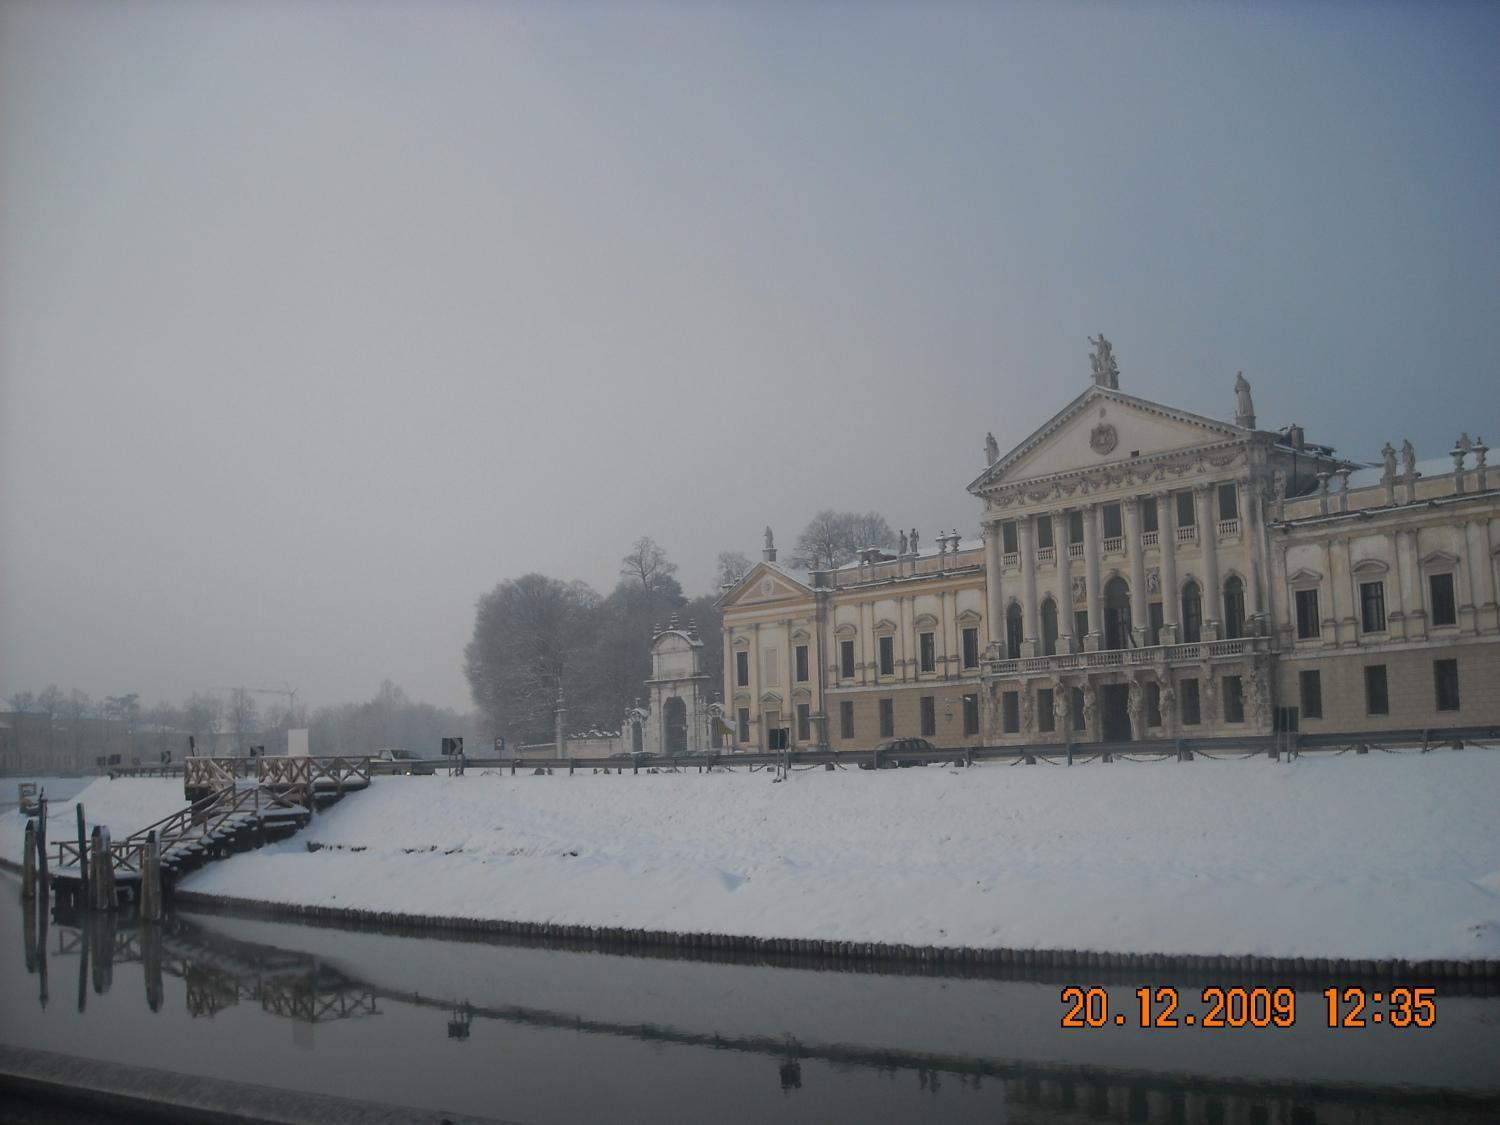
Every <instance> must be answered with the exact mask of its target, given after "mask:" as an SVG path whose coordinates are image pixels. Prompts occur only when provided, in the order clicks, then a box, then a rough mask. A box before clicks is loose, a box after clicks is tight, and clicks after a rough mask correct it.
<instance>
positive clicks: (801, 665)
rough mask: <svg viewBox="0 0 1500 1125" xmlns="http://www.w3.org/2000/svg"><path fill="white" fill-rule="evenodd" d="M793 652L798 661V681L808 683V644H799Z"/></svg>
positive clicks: (796, 669)
mask: <svg viewBox="0 0 1500 1125" xmlns="http://www.w3.org/2000/svg"><path fill="white" fill-rule="evenodd" d="M793 652H794V659H795V661H796V668H795V671H796V673H797V682H798V683H799V684H805V683H807V646H806V645H798V646H797V647H796V648H795V649H794V650H793Z"/></svg>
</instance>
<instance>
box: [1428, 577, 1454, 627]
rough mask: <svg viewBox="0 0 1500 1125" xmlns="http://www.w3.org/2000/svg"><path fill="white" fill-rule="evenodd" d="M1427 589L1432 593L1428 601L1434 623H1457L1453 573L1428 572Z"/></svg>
mask: <svg viewBox="0 0 1500 1125" xmlns="http://www.w3.org/2000/svg"><path fill="white" fill-rule="evenodd" d="M1427 589H1428V590H1429V591H1430V592H1431V594H1432V600H1431V603H1430V606H1431V609H1432V623H1433V624H1434V625H1457V624H1458V609H1457V604H1456V603H1455V602H1454V600H1453V575H1452V574H1430V575H1428V576H1427Z"/></svg>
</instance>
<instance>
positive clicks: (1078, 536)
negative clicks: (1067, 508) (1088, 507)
mask: <svg viewBox="0 0 1500 1125" xmlns="http://www.w3.org/2000/svg"><path fill="white" fill-rule="evenodd" d="M1068 542H1069V543H1082V542H1083V513H1082V512H1080V511H1076V510H1075V511H1071V512H1069V513H1068Z"/></svg>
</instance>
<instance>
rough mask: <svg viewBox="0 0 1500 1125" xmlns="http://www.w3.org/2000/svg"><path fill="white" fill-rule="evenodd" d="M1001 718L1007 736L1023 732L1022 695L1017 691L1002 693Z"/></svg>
mask: <svg viewBox="0 0 1500 1125" xmlns="http://www.w3.org/2000/svg"><path fill="white" fill-rule="evenodd" d="M1000 718H1001V723H1002V729H1003V730H1004V731H1005V733H1006V734H1019V733H1020V732H1021V694H1020V692H1015V691H1005V692H1001V693H1000Z"/></svg>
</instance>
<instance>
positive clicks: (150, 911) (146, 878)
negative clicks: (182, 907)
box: [141, 829, 161, 922]
mask: <svg viewBox="0 0 1500 1125" xmlns="http://www.w3.org/2000/svg"><path fill="white" fill-rule="evenodd" d="M141 921H143V922H160V921H161V845H160V843H158V842H157V839H156V830H155V829H152V830H151V831H150V832H147V833H146V856H145V859H144V860H143V861H142V862H141Z"/></svg>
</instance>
